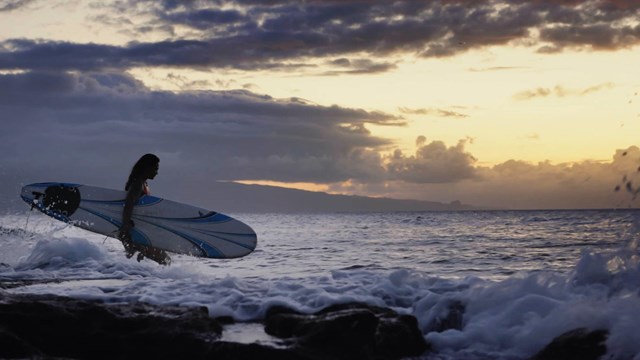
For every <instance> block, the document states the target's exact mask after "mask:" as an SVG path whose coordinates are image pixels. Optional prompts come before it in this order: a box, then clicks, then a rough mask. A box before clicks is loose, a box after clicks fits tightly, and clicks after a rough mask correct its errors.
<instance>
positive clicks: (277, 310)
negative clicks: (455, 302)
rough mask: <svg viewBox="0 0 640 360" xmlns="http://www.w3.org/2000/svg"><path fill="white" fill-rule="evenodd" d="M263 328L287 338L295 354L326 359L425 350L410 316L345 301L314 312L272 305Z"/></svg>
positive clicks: (404, 354) (397, 355) (394, 356)
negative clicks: (304, 312) (302, 311)
mask: <svg viewBox="0 0 640 360" xmlns="http://www.w3.org/2000/svg"><path fill="white" fill-rule="evenodd" d="M265 331H266V332H267V333H268V334H270V335H272V336H276V337H279V338H285V339H286V338H290V339H292V341H293V343H294V345H293V348H294V349H295V351H296V352H298V353H299V354H302V355H304V356H309V357H311V358H330V359H397V358H402V357H408V356H418V355H421V354H422V353H424V352H425V351H426V350H427V349H428V345H427V343H426V342H425V340H424V338H423V337H422V334H421V333H420V331H419V329H418V322H417V320H416V319H415V318H414V317H413V316H409V315H400V314H398V313H396V312H395V311H393V310H391V309H386V308H380V307H375V306H369V305H365V304H357V303H356V304H345V305H337V306H331V307H329V308H326V309H324V310H322V311H319V312H317V313H315V314H310V315H306V314H300V313H297V312H295V311H293V310H291V309H288V308H284V307H273V308H271V309H269V311H268V312H267V315H266V327H265Z"/></svg>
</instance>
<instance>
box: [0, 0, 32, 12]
mask: <svg viewBox="0 0 640 360" xmlns="http://www.w3.org/2000/svg"><path fill="white" fill-rule="evenodd" d="M36 1H37V0H0V12H3V11H14V10H19V9H22V8H26V7H28V6H29V5H30V4H31V3H35V2H36Z"/></svg>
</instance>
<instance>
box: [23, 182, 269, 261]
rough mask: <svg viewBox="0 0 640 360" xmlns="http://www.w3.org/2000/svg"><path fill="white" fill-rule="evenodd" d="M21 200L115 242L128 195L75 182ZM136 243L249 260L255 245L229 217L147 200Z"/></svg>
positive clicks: (137, 210)
mask: <svg viewBox="0 0 640 360" xmlns="http://www.w3.org/2000/svg"><path fill="white" fill-rule="evenodd" d="M20 196H21V197H22V199H23V200H24V201H25V202H26V203H27V204H29V205H31V206H32V208H36V209H38V210H40V211H41V212H43V213H45V214H46V215H49V216H51V217H53V218H55V219H57V220H60V221H64V222H66V223H70V224H72V225H74V226H77V227H79V228H82V229H85V230H89V231H92V232H95V233H98V234H103V235H107V236H111V237H117V234H118V229H119V228H120V226H121V225H122V211H123V209H124V203H125V199H126V196H127V193H126V192H125V191H120V190H114V189H107V188H102V187H96V186H88V185H81V184H72V183H61V182H49V183H35V184H30V185H26V186H24V187H23V188H22V192H21V195H20ZM131 218H132V220H133V224H134V226H133V228H132V229H131V238H132V240H133V242H134V243H135V244H139V245H145V246H152V247H154V248H158V249H162V250H166V251H170V252H173V253H178V254H188V255H192V256H198V257H206V258H216V259H228V258H237V257H241V256H245V255H247V254H249V253H251V252H252V251H253V250H254V249H255V248H256V245H257V235H256V233H255V231H253V229H251V227H249V226H248V225H246V224H245V223H243V222H241V221H239V220H236V219H234V218H232V217H230V216H227V215H224V214H221V213H219V212H215V211H210V210H205V209H202V208H198V207H194V206H191V205H187V204H182V203H179V202H175V201H171V200H166V199H162V198H159V197H155V196H150V195H143V196H141V197H140V199H139V200H138V202H137V204H136V205H135V206H134V209H133V215H132V217H131Z"/></svg>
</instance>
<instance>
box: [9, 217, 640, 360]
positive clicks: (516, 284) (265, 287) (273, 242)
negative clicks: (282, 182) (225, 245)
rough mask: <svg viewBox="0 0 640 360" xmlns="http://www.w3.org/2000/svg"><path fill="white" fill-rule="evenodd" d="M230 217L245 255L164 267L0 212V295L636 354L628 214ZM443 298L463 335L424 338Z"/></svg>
mask: <svg viewBox="0 0 640 360" xmlns="http://www.w3.org/2000/svg"><path fill="white" fill-rule="evenodd" d="M230 215H232V216H234V217H235V218H238V219H239V220H241V221H243V222H245V223H247V224H249V225H251V226H252V227H253V228H254V230H255V231H256V233H257V234H258V247H257V249H256V250H255V251H254V252H253V253H252V254H250V255H248V256H246V257H243V258H240V259H229V260H215V259H201V258H194V257H189V256H183V255H173V256H172V259H173V263H172V264H171V266H169V267H165V266H160V265H157V264H156V263H154V262H151V261H149V260H143V261H142V262H137V261H136V260H135V258H133V259H127V258H125V256H124V251H123V248H122V245H121V243H120V242H119V241H117V240H116V239H113V238H108V237H105V236H102V235H98V234H93V233H90V232H87V231H85V230H81V229H79V228H75V227H73V226H70V225H68V224H64V223H62V222H59V221H56V220H54V219H51V218H48V217H46V216H45V215H42V214H40V213H36V212H32V213H28V212H27V211H25V212H24V213H17V214H7V215H4V216H0V284H1V288H0V293H2V292H4V293H10V294H55V295H63V296H69V297H74V298H80V299H98V300H101V301H105V302H108V303H122V302H147V303H151V304H157V305H180V306H205V307H206V308H207V309H208V310H209V314H210V315H211V316H212V317H218V316H231V317H233V318H234V319H235V320H236V321H238V322H251V321H260V320H261V319H263V318H264V316H265V312H266V310H267V309H268V308H270V307H271V306H273V305H285V306H288V307H291V308H294V309H297V310H299V311H303V312H314V311H317V310H320V309H322V308H325V307H327V306H329V305H333V304H339V303H348V302H354V301H355V302H364V303H367V304H371V305H377V306H384V307H390V308H392V309H394V310H396V311H398V312H400V313H404V314H411V315H413V316H415V317H416V318H417V319H418V322H419V326H420V328H421V330H422V331H423V335H424V337H425V339H426V340H427V341H428V342H429V343H431V344H432V345H433V347H434V352H432V353H429V354H425V355H424V356H423V358H424V359H434V360H435V359H438V360H447V359H461V358H464V359H514V360H515V359H527V358H529V357H531V356H533V355H534V354H535V353H537V352H538V351H539V350H541V349H542V348H543V347H544V346H546V345H547V344H548V343H549V342H550V341H552V340H553V339H554V338H556V337H557V336H559V335H561V334H563V333H565V332H567V331H569V330H573V329H576V328H587V329H589V330H596V329H606V330H608V331H609V337H608V339H607V349H608V353H607V355H606V356H605V358H606V359H636V360H640V332H638V331H637V324H640V257H639V255H640V253H639V250H638V244H639V242H640V212H638V211H634V210H588V211H587V210H583V211H568V210H567V211H463V212H395V213H347V214H339V213H336V214H230ZM452 302H460V303H462V304H464V306H465V308H466V310H465V313H464V317H463V328H462V329H461V330H454V329H450V330H446V331H444V332H435V331H431V330H430V329H429V324H430V323H432V320H433V319H435V318H438V317H441V316H443V313H446V312H447V311H448V307H449V305H450V304H451V303H452ZM241 337H242V334H240V338H241ZM267 338H268V337H266V336H262V337H261V336H255V334H254V337H253V338H252V339H253V340H251V341H256V342H260V341H265V342H266V341H268V339H267ZM245 339H246V337H245Z"/></svg>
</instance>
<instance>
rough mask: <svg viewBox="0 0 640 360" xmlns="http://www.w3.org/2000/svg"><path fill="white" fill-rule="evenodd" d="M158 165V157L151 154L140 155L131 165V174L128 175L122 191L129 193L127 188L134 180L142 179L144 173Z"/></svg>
mask: <svg viewBox="0 0 640 360" xmlns="http://www.w3.org/2000/svg"><path fill="white" fill-rule="evenodd" d="M158 163H160V158H159V157H157V156H155V155H153V154H144V155H142V157H141V158H140V159H138V161H137V162H136V164H135V165H133V169H131V174H129V179H128V180H127V184H126V185H125V186H124V189H125V190H126V191H129V186H130V185H131V183H132V182H133V180H134V179H142V177H143V176H144V175H143V174H144V172H145V171H146V170H147V169H149V168H151V167H155V166H156V165H158Z"/></svg>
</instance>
